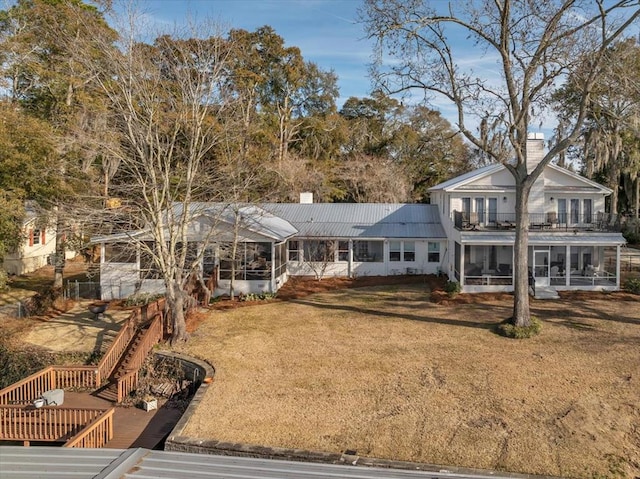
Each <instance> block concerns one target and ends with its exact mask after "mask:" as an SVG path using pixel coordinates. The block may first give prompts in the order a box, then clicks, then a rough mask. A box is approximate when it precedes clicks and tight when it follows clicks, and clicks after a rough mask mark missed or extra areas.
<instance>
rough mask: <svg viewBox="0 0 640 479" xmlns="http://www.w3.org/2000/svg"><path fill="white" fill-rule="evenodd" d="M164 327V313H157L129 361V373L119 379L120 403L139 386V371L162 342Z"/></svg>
mask: <svg viewBox="0 0 640 479" xmlns="http://www.w3.org/2000/svg"><path fill="white" fill-rule="evenodd" d="M162 325H163V321H162V312H161V311H157V312H156V314H155V316H154V318H153V319H152V321H151V323H150V324H149V327H148V328H147V330H146V331H145V332H144V333H143V334H142V337H141V338H140V343H139V344H138V347H137V348H136V350H135V352H134V353H133V355H132V356H131V358H130V359H129V363H128V368H127V371H126V372H125V374H124V375H122V376H121V377H120V378H118V402H122V401H123V400H124V398H125V397H126V396H127V395H128V394H129V393H130V392H131V391H133V390H134V389H136V387H137V386H138V371H139V370H140V368H141V367H142V365H143V364H144V361H145V359H146V358H147V355H148V354H149V352H150V351H151V350H152V349H153V347H154V346H155V345H156V344H158V343H159V342H160V341H161V340H162V333H163V332H162Z"/></svg>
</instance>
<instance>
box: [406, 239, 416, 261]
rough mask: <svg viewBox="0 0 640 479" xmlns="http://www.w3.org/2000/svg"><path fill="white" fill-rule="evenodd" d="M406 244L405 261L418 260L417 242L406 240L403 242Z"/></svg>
mask: <svg viewBox="0 0 640 479" xmlns="http://www.w3.org/2000/svg"><path fill="white" fill-rule="evenodd" d="M403 246H404V254H403V258H404V260H405V261H415V260H416V244H415V242H413V241H405V242H404V243H403Z"/></svg>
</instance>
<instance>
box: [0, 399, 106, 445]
mask: <svg viewBox="0 0 640 479" xmlns="http://www.w3.org/2000/svg"><path fill="white" fill-rule="evenodd" d="M104 412H105V410H104V409H89V408H73V409H71V408H64V407H60V406H51V407H41V408H35V407H24V406H20V405H3V406H0V440H3V441H27V442H28V441H45V442H56V441H64V440H67V439H69V438H71V437H73V436H74V435H75V434H77V433H78V432H79V431H80V430H81V429H82V428H83V427H85V425H86V424H88V423H90V422H91V421H93V420H94V419H96V418H98V417H99V416H100V415H102V414H103V413H104Z"/></svg>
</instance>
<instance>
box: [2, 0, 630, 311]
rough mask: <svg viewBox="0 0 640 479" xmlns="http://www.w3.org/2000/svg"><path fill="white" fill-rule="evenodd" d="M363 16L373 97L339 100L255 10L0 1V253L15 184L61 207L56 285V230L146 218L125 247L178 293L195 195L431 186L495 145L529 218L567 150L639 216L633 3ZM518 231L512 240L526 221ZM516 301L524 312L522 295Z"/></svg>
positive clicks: (326, 195) (95, 228)
mask: <svg viewBox="0 0 640 479" xmlns="http://www.w3.org/2000/svg"><path fill="white" fill-rule="evenodd" d="M578 11H580V12H581V14H580V15H578V14H576V12H578ZM621 11H622V12H623V13H624V12H630V13H629V14H628V15H626V16H623V17H622V18H616V17H615V16H614V15H615V14H618V13H619V12H621ZM362 15H363V21H364V24H365V26H366V27H367V31H368V33H369V34H370V35H371V36H372V37H375V38H377V39H378V40H379V50H378V52H379V54H380V58H383V57H384V54H385V52H386V53H389V52H391V53H392V54H393V55H395V56H396V58H397V60H398V62H397V63H395V64H393V66H392V67H391V69H389V68H386V67H387V66H388V65H384V64H382V63H381V64H379V65H377V66H378V68H374V75H373V77H372V79H373V85H374V89H373V90H372V93H371V94H370V96H369V97H364V98H349V99H348V100H347V101H346V102H345V104H344V105H343V106H342V107H341V108H340V109H338V107H337V105H336V101H337V99H338V97H339V92H338V88H337V77H336V75H335V73H334V72H333V71H325V70H323V69H321V68H320V67H319V66H318V65H317V64H315V63H313V62H310V61H307V60H305V59H304V57H303V56H302V52H301V51H300V49H299V48H297V47H295V46H287V45H286V44H285V41H284V39H283V38H282V37H280V36H279V35H278V34H277V33H276V32H275V31H274V30H273V29H272V28H271V27H269V26H264V27H261V28H258V29H256V30H255V31H253V32H250V31H246V30H241V29H231V30H229V31H223V30H222V29H221V28H220V26H219V25H217V24H216V23H215V22H210V21H208V20H206V19H204V20H203V21H199V22H197V23H189V24H186V25H182V26H180V27H179V28H176V30H175V31H172V32H170V33H166V32H163V33H159V34H157V35H150V34H149V30H148V29H146V28H145V26H144V24H143V18H144V16H143V15H142V14H141V12H136V11H124V13H121V14H118V15H117V14H116V12H115V10H114V9H113V8H112V4H111V1H109V0H95V1H93V2H85V1H82V0H17V1H16V2H15V3H14V4H13V5H12V6H11V7H10V8H8V9H6V10H4V11H1V12H0V59H1V62H0V66H1V72H2V74H1V77H0V78H1V81H2V85H1V87H2V90H1V91H2V98H1V101H0V109H1V110H2V111H1V112H0V113H1V116H2V121H1V123H0V159H1V162H0V255H2V254H3V252H5V251H8V250H11V249H14V248H15V247H16V246H17V245H18V243H19V241H20V240H21V225H22V219H23V218H24V204H25V201H27V200H29V201H33V202H34V204H37V205H38V206H39V207H40V208H41V209H42V218H43V220H42V221H44V222H49V223H55V224H56V225H57V228H56V231H57V235H58V238H57V249H58V254H57V255H56V258H59V259H61V260H60V261H56V265H55V270H56V274H55V285H56V286H61V285H62V269H63V266H64V262H63V260H62V259H63V258H64V254H62V252H63V251H64V248H65V245H68V243H69V242H71V241H75V240H76V239H77V242H78V246H80V245H81V244H82V243H83V242H84V241H85V240H86V238H87V237H88V236H90V235H92V234H96V233H101V234H107V233H114V232H120V231H130V230H131V229H133V228H140V229H146V230H147V232H148V235H149V237H151V238H152V239H153V240H154V241H153V242H151V243H150V242H142V241H141V242H140V245H139V246H140V247H141V248H148V251H145V253H146V254H148V255H151V257H153V259H154V261H155V263H156V264H157V266H158V268H159V269H160V270H161V271H162V272H163V274H162V275H163V279H164V281H165V285H166V287H167V299H168V303H169V304H170V307H171V308H172V309H175V310H176V311H182V309H183V304H182V303H183V301H184V298H183V295H182V294H181V291H182V286H183V285H184V283H185V281H186V277H185V274H188V272H189V271H190V265H192V264H195V261H197V258H195V259H194V258H192V256H191V255H189V254H187V248H184V247H182V245H185V244H186V243H187V241H186V239H187V225H188V224H189V222H190V221H191V220H192V219H193V218H195V217H197V215H198V214H200V213H201V212H199V211H197V208H194V207H190V205H198V204H199V203H200V202H205V201H222V202H226V203H229V204H232V203H233V204H243V203H245V204H246V203H252V202H257V201H272V202H278V201H297V198H298V194H299V193H300V192H301V191H312V192H313V193H314V195H315V197H316V198H317V199H318V200H319V201H333V202H336V201H344V202H351V201H355V202H422V201H424V202H426V201H428V194H427V189H428V188H429V186H432V185H434V184H436V183H438V182H440V181H442V180H444V179H446V178H449V177H452V176H454V175H456V174H459V173H462V172H464V171H467V170H469V169H471V168H472V167H474V166H477V165H478V164H480V163H482V162H483V161H492V162H496V161H498V162H503V163H504V164H505V166H507V168H509V169H510V171H511V172H512V173H513V174H514V177H515V179H516V185H517V186H518V198H519V202H518V204H519V210H518V212H517V215H518V218H520V220H521V221H520V224H521V225H525V224H527V222H526V198H527V196H528V191H529V188H530V186H531V184H533V181H535V178H536V177H537V175H539V173H540V172H541V171H542V170H541V168H543V167H544V164H546V163H548V162H549V161H551V160H552V159H553V160H554V161H556V159H559V160H560V161H563V159H565V158H566V157H567V156H569V155H573V157H574V158H578V160H580V161H581V163H580V164H581V165H582V166H581V167H582V168H583V171H584V173H586V174H587V175H588V176H590V177H594V178H596V179H600V180H602V179H604V180H605V181H603V182H604V183H605V184H607V185H609V186H612V187H613V189H614V190H615V191H616V195H615V196H614V199H613V206H612V208H615V209H616V210H619V211H633V209H634V208H635V215H636V216H637V214H638V163H639V161H638V150H639V146H638V138H639V136H640V135H639V134H638V104H639V103H640V95H639V94H638V91H637V88H638V87H637V85H638V82H637V78H638V75H637V73H638V57H639V55H638V45H637V43H635V42H634V41H632V40H625V41H621V39H622V38H623V33H624V31H625V30H626V29H627V28H628V27H629V25H631V24H632V23H633V22H634V21H635V19H636V18H637V17H638V9H637V2H634V1H631V0H624V1H623V0H621V1H618V2H615V3H614V4H612V5H605V3H604V2H600V1H596V2H595V4H593V3H591V2H573V1H567V2H561V1H554V2H543V4H541V5H534V4H532V3H531V2H525V1H520V0H508V1H506V2H502V3H499V4H493V3H490V2H476V3H473V4H469V5H467V4H464V5H463V4H460V5H458V6H456V8H455V9H454V8H453V7H452V8H451V9H450V10H449V11H448V12H446V14H442V13H441V12H437V11H435V10H434V9H432V8H431V5H430V4H429V3H428V2H422V1H418V0H415V1H412V2H406V1H400V0H367V1H366V2H364V3H363V9H362ZM451 25H453V26H454V27H455V28H458V29H462V30H466V31H467V33H468V35H469V36H470V38H473V39H475V40H474V41H475V42H476V46H477V47H478V48H479V49H484V50H485V51H486V50H493V51H495V52H496V53H497V56H498V57H499V58H500V64H501V67H502V70H501V75H502V80H503V81H504V83H503V84H502V85H494V84H492V83H491V82H490V81H487V80H486V79H483V78H481V77H478V76H474V74H470V73H469V72H468V71H465V70H463V69H461V68H460V67H459V65H458V63H457V61H456V58H455V55H454V54H453V49H452V48H451V46H452V43H451V41H450V40H449V37H448V32H447V28H448V27H449V26H451ZM142 38H149V39H148V40H142ZM561 84H562V85H564V86H562V88H559V87H560V86H561ZM415 89H418V90H422V91H424V92H430V93H435V94H439V95H443V96H444V97H445V98H448V99H449V100H450V101H451V103H452V104H453V105H455V106H457V112H458V113H457V115H458V116H457V121H456V124H455V126H452V125H451V124H450V123H449V122H448V121H447V120H446V119H445V118H443V117H442V115H441V114H440V113H439V112H438V111H436V110H434V109H432V108H428V107H427V106H423V105H416V106H408V105H405V104H404V103H403V102H401V101H399V100H398V99H397V98H396V97H395V96H394V94H395V93H401V92H403V91H410V90H415ZM539 108H546V109H547V111H553V112H554V114H557V115H559V117H560V118H561V121H560V126H559V128H558V131H557V132H556V137H555V138H554V142H553V144H552V145H551V147H550V150H549V154H548V155H547V156H546V157H545V160H544V161H543V162H542V163H541V165H542V166H541V168H539V169H536V170H535V171H534V172H533V173H532V174H528V173H527V172H526V168H525V166H526V157H525V152H524V143H525V141H526V136H527V133H528V130H529V128H530V127H531V126H532V124H533V123H532V122H533V119H534V118H536V109H539ZM470 117H474V118H476V119H479V120H480V121H479V126H478V128H477V131H476V130H474V129H473V128H472V127H470V126H469V125H470V122H469V118H470ZM463 138H464V139H463ZM576 145H582V147H581V148H580V147H577V146H576ZM514 158H515V160H513V159H514ZM512 160H513V161H512ZM619 191H621V192H623V194H620V195H618V194H617V193H618V192H619ZM176 204H180V205H182V206H183V207H182V208H179V209H173V211H174V214H172V215H167V214H166V212H167V211H168V210H170V209H172V208H174V206H175V205H176ZM634 205H635V206H634ZM522 213H524V215H523V214H522ZM523 218H524V220H523ZM517 235H518V238H522V237H523V235H524V233H523V231H521V228H518V230H517ZM516 243H517V244H516V246H517V247H516V251H517V252H518V253H517V256H518V258H520V259H522V257H526V240H523V241H517V242H516ZM150 244H151V245H152V246H149V245H150ZM518 245H519V246H518ZM518 268H519V267H518V266H517V267H516V278H517V279H516V283H515V284H516V297H526V289H527V287H526V261H524V262H523V263H522V265H521V267H520V268H524V269H523V270H522V271H520V269H518ZM523 271H524V272H523ZM185 272H186V273H185ZM520 290H521V291H520ZM518 291H520V294H518ZM516 303H517V305H516V306H517V307H516V308H515V309H514V317H522V318H524V320H525V322H526V321H527V320H528V317H529V316H528V303H526V304H525V303H521V302H518V301H516ZM525 310H526V311H527V312H526V313H525Z"/></svg>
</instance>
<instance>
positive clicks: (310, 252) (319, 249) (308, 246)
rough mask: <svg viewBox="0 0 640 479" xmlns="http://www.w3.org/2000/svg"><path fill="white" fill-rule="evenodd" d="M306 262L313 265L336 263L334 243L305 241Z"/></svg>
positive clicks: (303, 246)
mask: <svg viewBox="0 0 640 479" xmlns="http://www.w3.org/2000/svg"><path fill="white" fill-rule="evenodd" d="M302 248H303V249H304V260H305V261H311V262H313V263H332V262H333V261H334V252H333V248H334V244H333V241H327V240H305V241H303V242H302Z"/></svg>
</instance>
